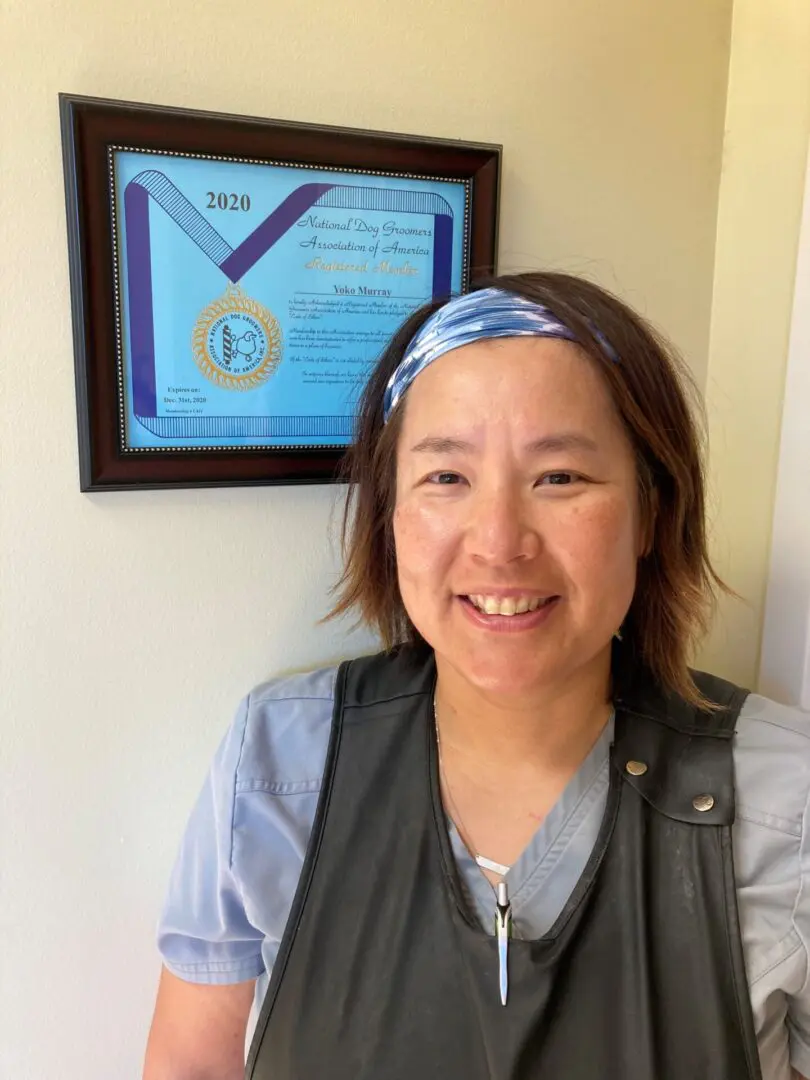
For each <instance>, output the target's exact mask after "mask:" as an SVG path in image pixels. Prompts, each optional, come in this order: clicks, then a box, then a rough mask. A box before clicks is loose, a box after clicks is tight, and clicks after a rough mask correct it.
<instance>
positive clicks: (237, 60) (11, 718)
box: [0, 0, 769, 1080]
mask: <svg viewBox="0 0 810 1080" xmlns="http://www.w3.org/2000/svg"><path fill="white" fill-rule="evenodd" d="M730 14H731V0H684V2H682V3H680V4H677V5H675V4H657V3H650V2H649V0H615V2H613V3H611V4H605V3H602V2H601V0H572V2H567V3H559V2H557V0H554V2H552V0H501V2H499V3H496V2H494V0H491V2H489V3H487V2H484V0H443V2H436V3H429V2H427V0H411V2H409V3H393V2H390V3H387V4H386V3H380V2H378V3H373V2H372V0H355V3H353V4H349V5H347V4H338V3H334V2H327V0H300V2H298V3H281V0H269V2H263V3H258V2H251V3H240V2H238V0H237V2H235V3H232V4H229V5H223V4H220V3H218V4H211V3H198V2H195V3H192V2H191V0H175V2H174V3H172V4H166V3H163V2H161V3H158V2H157V0H142V2H141V3H139V4H100V3H95V2H94V3H90V2H88V0H18V2H17V3H15V4H12V5H5V6H4V14H3V15H2V16H0V18H2V26H0V42H1V43H2V44H0V58H1V59H2V63H0V153H1V154H2V158H3V162H2V168H3V195H4V206H3V213H2V223H1V224H0V228H2V229H3V236H2V242H0V251H1V252H2V257H3V259H4V265H3V278H2V280H3V286H2V292H0V303H2V305H3V312H2V346H1V347H0V357H2V364H1V365H0V372H1V375H0V377H2V383H3V404H2V423H1V424H0V454H1V455H2V469H3V475H2V485H1V486H0V498H1V499H2V504H1V505H0V528H1V529H2V544H0V559H1V560H2V563H1V564H0V565H1V566H2V574H3V581H2V584H3V608H2V620H3V621H2V635H3V636H2V642H1V643H0V648H1V650H2V651H1V652H0V655H1V656H2V664H3V687H2V702H3V704H2V710H3V715H2V739H1V740H0V754H2V755H3V762H4V775H3V778H2V783H0V792H1V793H2V794H1V795H0V798H2V800H3V802H4V806H3V812H2V818H0V828H2V831H3V836H2V845H0V846H1V847H2V851H3V885H2V888H3V893H2V901H1V902H0V906H2V920H0V935H1V936H2V940H0V957H2V963H0V981H1V982H2V1000H0V1076H3V1077H8V1078H10V1080H11V1078H13V1080H42V1078H43V1077H46V1076H49V1077H51V1076H52V1077H58V1078H59V1080H109V1078H110V1077H121V1078H131V1077H135V1076H136V1075H137V1072H138V1062H139V1059H140V1055H141V1050H142V1046H143V1040H144V1036H145V1028H146V1024H147V1018H148V1014H149V1010H150V1007H151V1000H152V993H153V983H154V979H155V976H156V973H157V961H156V957H155V953H154V951H153V936H152V935H153V925H154V921H155V918H156V915H157V911H158V906H159V903H160V899H161V896H162V893H163V889H164V886H165V882H166V876H167V873H168V869H169V865H170V862H171V859H172V856H173V852H174V849H175V846H176V843H177V839H178V836H179V833H180V829H181V826H182V822H183V820H184V818H185V816H186V814H187V812H188V810H189V807H190V805H191V801H192V799H193V797H194V794H195V792H196V790H197V787H198V785H199V783H200V779H201V776H202V774H203V771H204V769H205V767H206V763H207V761H208V759H209V756H210V754H211V752H212V750H213V748H214V745H215V743H216V741H217V740H218V738H219V736H220V734H221V732H222V730H223V727H224V725H225V724H226V723H227V722H228V721H229V719H230V715H231V712H232V709H233V707H234V705H235V703H236V700H237V699H238V697H239V696H240V695H241V694H242V693H244V692H245V691H246V690H247V689H248V688H249V687H250V685H251V684H253V683H255V682H257V681H258V680H260V679H261V678H263V677H265V676H266V675H268V674H270V673H271V672H273V671H275V670H278V669H281V668H285V667H289V666H292V665H299V664H307V663H314V662H317V661H319V660H321V659H323V658H331V657H334V656H336V655H339V654H342V653H345V652H349V651H352V650H354V649H357V648H359V647H360V646H361V645H362V644H364V643H366V642H367V639H365V638H362V637H360V638H355V639H350V638H348V637H347V635H346V632H345V628H343V627H331V628H328V629H327V628H317V629H313V622H314V621H315V619H316V618H317V617H318V616H319V615H321V614H322V613H323V612H324V610H325V605H326V600H325V594H326V590H327V587H328V585H329V583H330V582H331V581H332V579H333V576H334V571H335V558H334V554H333V552H332V550H331V549H330V547H329V545H328V543H327V540H326V533H327V526H328V521H329V515H330V508H331V506H332V502H333V498H334V494H335V493H334V491H333V490H332V489H326V488H321V487H312V488H306V489H298V490H294V489H283V488H275V489H274V488H265V489H260V490H257V489H253V490H237V489H226V490H218V491H174V492H172V491H165V492H144V493H128V494H108V495H103V496H102V495H95V496H88V495H80V494H79V491H78V477H77V464H76V431H75V415H74V395H73V359H72V350H71V330H70V321H69V303H68V281H67V260H66V254H65V226H64V210H63V195H62V177H61V162H60V149H59V125H58V118H57V99H56V95H57V92H58V91H59V90H65V91H70V92H74V93H85V94H95V95H99V96H109V97H113V98H127V99H130V100H142V101H151V102H157V103H165V104H174V105H185V106H193V107H196V108H203V109H206V108H207V109H214V110H222V111H226V112H227V111H236V112H242V113H254V114H257V115H263V116H271V117H272V116H275V117H284V118H291V119H301V120H308V121H315V122H323V123H336V124H346V125H354V126H359V127H365V126H368V127H372V128H382V129H393V130H399V131H406V132H414V133H421V134H427V135H441V136H449V137H458V138H467V139H476V140H486V141H496V142H503V144H504V149H505V157H504V161H505V173H504V187H503V204H502V230H501V263H502V266H503V267H504V268H508V269H515V268H527V267H540V266H549V265H552V266H556V267H563V268H566V269H569V270H574V271H586V272H589V273H591V274H593V275H595V276H597V277H598V278H599V279H600V280H602V281H603V282H605V283H607V284H609V285H611V286H613V287H614V288H617V289H619V290H620V291H622V292H623V293H624V295H626V296H627V297H629V299H630V300H631V301H632V302H633V303H635V304H636V305H637V306H639V307H640V308H641V309H642V310H644V311H646V312H647V313H648V314H649V315H650V316H651V317H652V318H653V319H655V320H656V321H657V322H659V323H660V324H661V325H662V326H663V327H664V328H666V330H667V331H668V332H669V333H670V334H671V336H672V337H673V338H674V339H675V341H676V342H677V343H678V344H679V345H680V346H681V347H682V348H683V350H684V351H685V352H686V353H687V354H688V356H689V357H690V359H691V361H692V363H693V365H694V367H695V370H696V371H697V372H698V374H699V376H700V377H701V379H702V378H703V376H704V374H705V369H706V360H707V349H708V334H709V318H710V302H711V286H712V273H713V252H714V242H715V220H716V210H717V191H718V182H719V171H720V157H721V142H722V129H723V116H724V105H725V89H726V75H727V65H728V49H729V31H730ZM717 370H718V372H719V368H718V369H717ZM763 483H764V485H765V488H766V489H768V483H769V478H766V479H765V480H764V481H763ZM730 512H731V510H730Z"/></svg>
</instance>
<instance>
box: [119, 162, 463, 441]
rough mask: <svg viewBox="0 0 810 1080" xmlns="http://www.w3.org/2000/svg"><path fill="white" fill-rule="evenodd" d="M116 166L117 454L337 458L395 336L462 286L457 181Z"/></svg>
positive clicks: (212, 166)
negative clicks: (120, 408) (121, 439)
mask: <svg viewBox="0 0 810 1080" xmlns="http://www.w3.org/2000/svg"><path fill="white" fill-rule="evenodd" d="M110 159H111V171H112V175H113V177H114V221H115V239H116V246H117V265H118V277H117V282H116V284H117V289H116V299H117V314H118V322H119V331H120V342H121V356H120V363H121V367H122V373H123V382H124V394H125V398H126V422H125V437H126V445H127V446H128V447H134V448H144V447H162V446H173V447H177V448H184V449H185V448H189V449H193V448H195V447H214V446H217V447H248V446H262V447H289V446H309V447H315V446H329V447H334V446H346V445H347V444H348V443H349V442H350V440H351V436H352V427H353V421H354V414H355V410H356V405H357V395H358V393H359V391H360V390H361V389H362V387H363V385H364V384H365V382H366V379H367V377H368V374H369V371H370V369H371V367H372V365H373V364H374V362H375V361H376V360H377V358H378V357H379V355H380V353H381V351H382V350H383V349H384V347H385V345H386V342H387V341H388V340H389V339H390V337H391V335H392V334H393V332H394V331H395V330H396V329H397V327H398V326H399V325H400V324H401V323H402V322H403V321H404V320H405V319H406V318H407V316H408V315H409V314H410V313H411V312H412V311H413V310H414V309H415V308H417V307H419V306H420V305H421V304H424V303H425V302H426V301H428V300H430V299H431V298H434V297H435V298H441V297H446V296H449V295H450V294H451V293H458V292H460V291H461V289H462V285H463V284H464V283H465V282H466V278H467V266H466V260H465V245H464V235H465V229H466V225H467V217H468V214H469V182H468V181H464V180H456V181H452V180H427V179H421V178H417V177H398V176H391V175H358V174H357V173H356V172H355V173H347V172H337V171H334V170H332V171H327V170H322V169H303V168H300V167H298V168H296V167H295V166H293V165H282V164H275V163H272V164H271V163H262V162H252V161H251V162H245V161H228V160H214V159H212V158H211V157H202V156H197V157H193V156H190V155H186V156H182V157H181V156H176V155H166V154H154V153H150V152H148V151H144V150H133V149H124V148H118V147H112V148H111V149H110Z"/></svg>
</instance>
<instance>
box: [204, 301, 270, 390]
mask: <svg viewBox="0 0 810 1080" xmlns="http://www.w3.org/2000/svg"><path fill="white" fill-rule="evenodd" d="M192 349H193V353H194V360H195V363H196V364H197V367H198V368H199V369H200V371H201V372H202V373H203V375H205V377H206V379H209V380H210V381H211V382H212V383H214V384H215V385H216V386H220V387H222V388H223V389H224V390H255V389H256V387H258V386H261V385H262V383H265V382H267V380H268V379H269V378H270V377H271V375H274V374H275V372H276V369H277V368H278V365H279V364H280V363H281V356H282V345H281V327H280V326H279V324H278V320H277V319H276V317H275V316H274V315H273V314H272V312H270V311H268V309H267V308H266V307H264V305H263V304H260V303H259V302H258V301H257V300H253V299H251V297H249V296H248V295H247V293H245V291H244V290H243V289H242V288H240V286H239V285H228V287H227V289H226V290H225V293H224V295H223V296H221V297H220V298H219V299H218V300H214V301H213V302H212V303H210V304H209V305H208V307H207V308H205V309H204V310H203V311H202V312H201V314H200V317H199V318H198V319H197V322H196V323H195V324H194V332H193V334H192Z"/></svg>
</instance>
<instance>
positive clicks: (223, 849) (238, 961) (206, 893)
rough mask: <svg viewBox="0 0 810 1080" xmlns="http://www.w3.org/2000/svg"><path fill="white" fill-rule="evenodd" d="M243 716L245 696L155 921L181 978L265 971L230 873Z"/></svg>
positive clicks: (212, 980) (167, 958)
mask: <svg viewBox="0 0 810 1080" xmlns="http://www.w3.org/2000/svg"><path fill="white" fill-rule="evenodd" d="M247 716H248V699H247V698H246V699H245V700H244V701H243V702H242V704H241V705H240V707H239V710H238V711H237V714H236V718H235V720H234V722H233V724H232V726H231V728H230V730H229V731H228V733H227V734H226V736H225V738H224V739H223V741H222V743H221V744H220V746H219V749H218V750H217V752H216V755H215V757H214V760H213V762H212V764H211V768H210V770H209V772H208V776H207V777H206V780H205V783H204V785H203V788H202V791H201V792H200V795H199V797H198V799H197V802H196V805H195V806H194V809H193V811H192V813H191V817H190V819H189V821H188V825H187V826H186V830H185V833H184V835H183V839H182V842H181V845H180V851H179V853H178V855H177V859H176V861H175V864H174V868H173V870H172V874H171V878H170V882H169V890H168V896H167V898H166V902H165V905H164V908H163V913H162V915H161V919H160V923H159V927H158V949H159V951H160V954H161V956H162V958H163V962H164V964H165V965H166V967H167V968H168V969H169V971H171V972H172V974H174V975H177V977H178V978H181V979H184V980H185V981H186V982H194V983H207V984H225V983H236V982H243V981H245V980H248V979H253V978H256V977H257V976H258V975H261V974H262V972H263V971H264V964H263V961H262V952H261V945H262V934H261V933H260V931H258V930H257V929H256V928H255V927H254V926H252V925H251V923H250V921H249V919H248V917H247V914H246V912H245V905H244V903H243V899H242V896H241V893H240V889H239V885H238V881H237V879H236V877H235V875H234V872H233V852H232V835H233V828H232V826H233V812H234V799H235V784H236V772H237V768H238V766H239V759H240V754H241V750H242V744H243V741H244V737H245V727H246V724H247Z"/></svg>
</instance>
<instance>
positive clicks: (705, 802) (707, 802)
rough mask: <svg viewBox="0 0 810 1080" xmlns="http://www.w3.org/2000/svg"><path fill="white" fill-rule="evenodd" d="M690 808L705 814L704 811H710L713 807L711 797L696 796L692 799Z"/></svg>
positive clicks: (712, 798)
mask: <svg viewBox="0 0 810 1080" xmlns="http://www.w3.org/2000/svg"><path fill="white" fill-rule="evenodd" d="M692 806H694V808H695V809H696V810H700V812H701V813H705V811H706V810H711V808H712V807H713V806H714V796H713V795H697V796H695V798H694V799H692Z"/></svg>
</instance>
